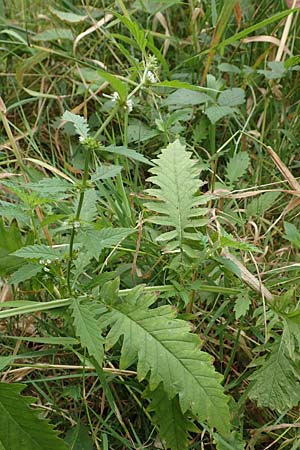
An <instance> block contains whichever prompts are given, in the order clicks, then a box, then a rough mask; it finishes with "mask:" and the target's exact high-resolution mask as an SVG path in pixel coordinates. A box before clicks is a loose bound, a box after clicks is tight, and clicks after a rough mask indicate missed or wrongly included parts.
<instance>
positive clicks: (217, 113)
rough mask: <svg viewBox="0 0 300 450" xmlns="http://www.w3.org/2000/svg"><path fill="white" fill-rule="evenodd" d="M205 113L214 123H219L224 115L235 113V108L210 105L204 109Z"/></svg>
mask: <svg viewBox="0 0 300 450" xmlns="http://www.w3.org/2000/svg"><path fill="white" fill-rule="evenodd" d="M204 112H205V114H206V115H207V117H208V118H209V120H210V121H211V123H212V124H215V123H217V122H218V121H219V120H220V119H223V117H226V116H229V115H232V114H233V113H234V109H232V108H231V107H230V106H210V107H209V108H206V109H205V110H204Z"/></svg>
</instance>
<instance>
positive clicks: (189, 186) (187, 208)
mask: <svg viewBox="0 0 300 450" xmlns="http://www.w3.org/2000/svg"><path fill="white" fill-rule="evenodd" d="M153 163H154V164H155V167H153V168H151V169H150V170H149V172H151V173H152V174H154V176H152V177H150V178H149V179H148V181H151V182H152V183H153V184H156V185H157V186H158V189H147V193H148V194H149V195H151V196H152V197H154V199H155V201H150V202H146V204H145V206H146V207H147V208H149V209H150V210H152V211H154V212H155V213H157V215H156V216H153V217H150V218H149V219H148V220H149V221H151V222H153V223H155V224H158V225H164V226H166V227H168V228H171V231H167V232H165V233H163V234H161V235H160V236H159V237H158V238H157V240H159V241H162V242H165V243H168V246H167V249H168V250H172V251H174V250H176V249H180V250H182V251H186V252H188V246H187V245H186V240H188V239H193V240H197V234H196V233H195V228H197V227H201V226H203V225H205V224H206V222H207V221H206V219H203V218H201V219H200V218H199V217H200V216H203V215H204V214H205V213H206V212H207V210H206V209H203V208H199V205H201V204H204V203H206V201H207V199H206V197H205V196H204V195H198V192H199V188H200V186H201V185H202V182H201V181H200V180H199V168H198V167H197V163H196V161H194V160H193V159H192V158H191V153H190V152H187V151H186V150H185V146H184V145H182V144H181V143H180V142H179V140H176V141H175V142H173V143H172V144H169V145H168V147H167V148H165V149H163V150H162V152H161V154H160V155H159V156H158V159H155V160H153Z"/></svg>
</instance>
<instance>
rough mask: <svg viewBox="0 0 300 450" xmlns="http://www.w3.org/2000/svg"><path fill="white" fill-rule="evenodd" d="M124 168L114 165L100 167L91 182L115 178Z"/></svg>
mask: <svg viewBox="0 0 300 450" xmlns="http://www.w3.org/2000/svg"><path fill="white" fill-rule="evenodd" d="M122 168H123V167H122V166H116V165H113V164H110V165H105V166H99V167H97V168H96V171H95V173H94V174H93V175H92V176H91V181H92V182H94V181H98V180H107V179H109V178H113V177H115V176H117V175H118V174H119V173H121V170H122Z"/></svg>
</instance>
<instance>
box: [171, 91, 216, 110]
mask: <svg viewBox="0 0 300 450" xmlns="http://www.w3.org/2000/svg"><path fill="white" fill-rule="evenodd" d="M206 102H211V97H209V95H207V94H205V93H204V92H197V91H192V90H190V89H178V90H177V91H175V92H173V93H172V94H170V95H169V96H168V97H167V98H166V99H164V100H163V102H162V103H163V106H178V107H186V106H193V105H200V104H203V103H206Z"/></svg>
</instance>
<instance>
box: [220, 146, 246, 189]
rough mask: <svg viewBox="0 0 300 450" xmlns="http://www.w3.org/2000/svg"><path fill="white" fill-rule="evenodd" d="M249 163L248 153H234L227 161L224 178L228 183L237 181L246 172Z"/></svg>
mask: <svg viewBox="0 0 300 450" xmlns="http://www.w3.org/2000/svg"><path fill="white" fill-rule="evenodd" d="M249 163H250V158H249V155H248V153H246V152H240V153H236V154H235V155H234V156H233V157H232V158H230V160H229V161H228V163H227V166H226V178H227V179H228V181H229V183H230V184H233V183H235V182H236V181H238V180H239V179H240V178H241V177H242V176H244V174H245V173H246V171H247V169H248V166H249Z"/></svg>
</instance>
